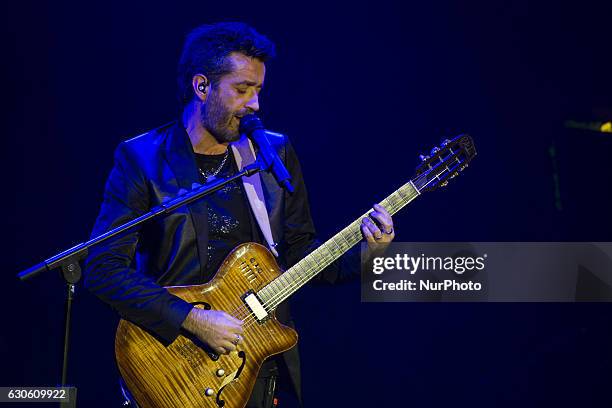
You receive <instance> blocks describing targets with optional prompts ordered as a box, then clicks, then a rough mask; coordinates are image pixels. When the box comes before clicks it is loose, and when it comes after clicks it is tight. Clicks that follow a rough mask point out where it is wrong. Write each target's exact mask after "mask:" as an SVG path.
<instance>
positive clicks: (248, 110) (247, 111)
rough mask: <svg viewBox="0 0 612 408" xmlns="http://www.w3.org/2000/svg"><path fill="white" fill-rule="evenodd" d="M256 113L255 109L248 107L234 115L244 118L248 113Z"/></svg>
mask: <svg viewBox="0 0 612 408" xmlns="http://www.w3.org/2000/svg"><path fill="white" fill-rule="evenodd" d="M254 113H255V111H254V110H253V109H248V108H247V109H244V110H241V111H240V112H238V113H237V114H235V115H234V116H236V117H237V118H240V119H242V118H243V117H245V116H246V115H253V114H254Z"/></svg>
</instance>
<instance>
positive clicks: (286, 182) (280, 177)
mask: <svg viewBox="0 0 612 408" xmlns="http://www.w3.org/2000/svg"><path fill="white" fill-rule="evenodd" d="M239 131H240V133H241V134H245V135H247V137H249V138H250V139H251V140H252V141H253V142H254V143H255V144H256V145H257V147H258V148H259V154H258V159H259V160H260V161H261V163H262V164H263V166H264V169H265V170H267V171H269V172H271V173H272V175H273V176H274V178H275V179H276V182H277V183H278V184H279V185H280V186H281V187H282V188H284V189H285V190H287V191H288V192H290V193H293V191H294V190H293V186H292V185H291V176H290V175H289V172H288V171H287V168H286V167H285V165H284V164H283V162H282V161H281V159H280V157H278V154H277V153H276V149H274V147H273V146H272V144H271V143H270V140H269V139H268V136H267V135H266V130H265V129H264V127H263V123H261V120H260V119H259V118H258V117H257V116H255V115H253V114H251V115H245V116H243V117H242V119H240V127H239Z"/></svg>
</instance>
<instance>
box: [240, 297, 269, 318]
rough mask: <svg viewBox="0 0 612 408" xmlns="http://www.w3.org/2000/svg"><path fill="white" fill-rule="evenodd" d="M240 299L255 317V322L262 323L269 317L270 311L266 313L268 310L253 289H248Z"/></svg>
mask: <svg viewBox="0 0 612 408" xmlns="http://www.w3.org/2000/svg"><path fill="white" fill-rule="evenodd" d="M242 301H243V302H244V304H245V305H246V307H248V308H249V310H250V311H251V313H253V315H254V316H255V319H257V323H259V324H261V323H264V322H265V321H266V320H268V319H269V318H270V313H268V311H267V310H266V308H265V307H264V305H263V302H262V301H261V299H260V298H259V296H257V294H256V293H255V292H254V291H252V290H249V291H248V292H246V293H245V294H244V295H243V296H242Z"/></svg>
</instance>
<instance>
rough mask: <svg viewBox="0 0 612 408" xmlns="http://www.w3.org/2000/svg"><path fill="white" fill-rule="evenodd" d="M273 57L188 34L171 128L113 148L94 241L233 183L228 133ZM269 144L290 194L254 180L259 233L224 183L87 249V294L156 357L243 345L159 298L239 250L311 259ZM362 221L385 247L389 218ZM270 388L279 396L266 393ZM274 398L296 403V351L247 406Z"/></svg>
mask: <svg viewBox="0 0 612 408" xmlns="http://www.w3.org/2000/svg"><path fill="white" fill-rule="evenodd" d="M273 56H274V46H273V44H272V43H271V42H270V41H269V40H268V39H267V38H266V37H264V36H262V35H260V34H259V33H257V32H256V31H255V30H254V29H252V28H251V27H249V26H247V25H246V24H242V23H219V24H211V25H203V26H201V27H198V28H196V29H195V30H194V31H193V32H192V33H191V34H190V35H189V36H188V37H187V40H186V42H185V45H184V48H183V52H182V56H181V59H180V62H179V67H178V88H179V97H180V102H181V104H182V115H181V118H180V119H179V120H177V121H175V122H172V123H170V124H167V125H164V126H162V127H159V128H157V129H155V130H152V131H150V132H147V133H145V134H143V135H140V136H137V137H135V138H133V139H130V140H127V141H125V142H123V143H121V144H120V145H119V147H118V148H117V150H116V152H115V165H114V168H113V169H112V171H111V174H110V176H109V178H108V181H107V183H106V189H105V193H104V201H103V204H102V208H101V210H100V214H99V216H98V218H97V221H96V224H95V227H94V230H93V233H92V234H93V235H98V234H101V233H104V232H105V231H108V230H109V229H112V228H114V227H116V226H118V225H120V224H123V223H125V222H127V221H129V220H131V219H134V218H135V217H138V216H140V215H142V214H143V213H145V212H147V211H149V210H150V209H151V208H152V207H155V206H157V205H159V204H161V203H162V202H163V201H165V200H167V199H169V198H173V197H175V196H177V195H178V194H179V191H180V190H181V189H186V190H189V189H191V187H192V185H193V184H194V183H200V184H201V183H204V182H206V181H207V180H211V178H213V177H214V178H220V177H227V176H230V175H232V174H235V173H236V172H237V171H238V169H239V166H238V164H237V160H239V159H240V158H239V157H236V156H237V155H239V154H240V153H239V150H237V149H234V148H231V147H232V146H231V145H233V144H239V143H240V141H241V140H242V141H244V139H245V138H243V137H241V135H240V132H239V130H238V129H239V125H240V119H241V118H242V117H244V116H245V115H247V114H252V113H255V112H257V111H258V110H259V108H260V106H259V93H260V91H261V89H262V87H263V86H264V78H265V71H266V67H265V63H266V62H267V61H268V60H269V59H270V58H272V57H273ZM276 138H277V140H274V141H273V144H274V146H275V147H276V149H277V151H278V154H279V157H280V158H281V159H282V160H283V162H284V163H285V165H286V167H287V169H288V171H289V173H290V174H291V177H292V184H293V186H294V189H295V191H294V192H293V193H291V194H290V193H288V192H285V191H284V190H282V189H281V188H280V187H279V186H278V184H277V183H276V181H275V180H274V178H273V177H272V176H271V175H269V174H267V173H262V174H259V175H256V177H260V182H261V186H262V189H263V191H264V197H265V207H266V210H267V217H268V218H267V219H266V220H265V222H264V224H265V225H268V227H267V228H263V227H262V224H261V223H260V222H259V220H255V218H256V214H255V211H254V210H253V209H252V208H251V204H250V201H249V200H247V198H246V193H245V190H244V188H243V185H242V183H241V182H233V183H230V184H228V185H227V186H226V187H224V188H223V189H221V190H219V191H217V192H216V193H214V194H213V195H211V196H208V197H206V198H204V199H201V200H199V201H197V202H195V203H193V204H190V205H188V206H186V207H182V208H180V209H178V210H177V211H175V212H174V213H172V214H170V215H168V216H167V217H165V218H163V219H159V220H157V221H154V222H152V223H150V224H147V225H146V226H145V227H142V228H140V229H138V230H134V231H131V232H129V233H126V234H123V235H121V236H120V237H118V238H116V239H113V240H111V241H108V242H107V243H105V244H103V245H100V246H98V247H96V248H93V249H92V250H91V251H90V255H89V258H88V260H87V268H86V273H85V278H86V279H85V285H86V287H88V289H89V290H90V291H92V292H93V293H94V294H95V295H96V296H98V297H99V298H101V299H102V300H103V301H105V302H106V303H108V304H110V305H111V306H112V307H113V308H114V309H115V310H117V311H118V312H119V314H120V315H121V317H122V318H124V319H126V320H129V321H131V322H133V323H135V324H137V325H138V326H140V327H142V328H144V329H145V330H147V331H148V332H149V333H151V334H152V335H154V336H155V337H156V338H157V339H158V340H159V341H160V342H162V343H163V344H165V345H168V344H170V343H172V342H173V341H174V339H176V337H177V336H178V335H179V334H180V333H181V331H183V330H184V331H187V332H189V333H191V335H194V336H196V337H197V338H199V340H201V341H202V342H204V343H205V344H207V345H208V346H209V347H210V348H212V349H213V350H214V351H216V352H217V353H219V354H226V353H230V352H231V351H233V350H235V349H236V345H237V344H238V343H239V342H240V341H241V339H242V335H243V331H242V323H243V322H242V321H241V320H238V319H236V318H234V317H232V316H231V315H229V314H228V313H225V312H223V311H215V310H204V309H200V308H194V307H193V305H191V304H190V303H188V302H186V301H184V300H182V299H180V298H178V297H176V296H174V295H171V294H170V293H168V291H167V290H166V289H165V288H164V286H170V285H195V284H201V283H205V282H207V281H209V280H211V279H212V278H213V276H214V274H215V272H216V271H217V269H218V268H219V266H220V264H221V263H222V261H223V260H224V258H225V257H226V256H227V255H228V253H229V252H230V251H231V250H232V249H233V248H235V247H236V246H237V245H239V244H241V243H245V242H259V243H262V244H264V245H268V246H270V245H273V246H274V248H273V249H274V251H275V252H276V254H277V255H278V261H279V264H280V265H281V266H282V267H284V268H288V267H291V266H292V265H293V264H295V263H296V262H297V261H299V260H300V259H301V258H303V257H304V256H305V255H307V254H308V253H309V252H310V251H312V250H313V249H314V248H316V246H317V245H318V244H317V241H316V240H315V229H314V226H313V222H312V219H311V216H310V210H309V206H308V198H307V195H306V188H305V186H304V181H303V178H302V172H301V170H300V166H299V163H298V160H297V157H296V154H295V152H294V150H293V148H292V146H291V144H290V143H289V141H288V140H287V138H286V137H284V136H282V135H278V136H276ZM371 216H372V217H373V218H374V219H375V220H377V221H378V225H376V224H375V223H374V222H372V221H371V220H370V219H368V218H366V219H364V221H363V223H362V225H361V230H362V233H363V234H364V237H365V239H366V240H367V241H368V242H369V243H370V244H371V245H372V247H373V246H376V245H378V246H384V245H385V244H387V243H388V242H390V241H391V240H392V239H393V237H394V231H393V221H392V219H391V216H390V215H389V214H388V212H387V211H386V210H385V209H384V208H383V207H380V206H375V208H374V211H373V212H372V214H371ZM256 221H257V222H256ZM276 243H278V245H276ZM349 258H350V257H346V256H345V257H343V258H342V259H341V261H339V262H335V263H334V264H332V265H331V266H329V267H328V268H327V269H326V270H325V271H324V272H323V273H322V274H321V275H320V276H321V278H320V279H321V280H327V281H331V282H335V281H340V280H342V279H344V278H345V277H347V276H349V275H355V271H356V270H358V260H355V259H353V260H350V259H349ZM355 264H357V267H355ZM276 314H277V317H278V319H279V320H280V321H281V322H284V323H285V324H288V325H292V322H291V318H290V315H289V309H288V303H287V302H285V303H283V304H282V305H280V306H279V308H278V309H277V311H276ZM279 373H280V374H279ZM283 373H284V374H285V375H282V374H283ZM277 378H280V381H279V384H280V389H276V390H275V387H274V385H275V384H276V380H277ZM283 390H284V391H286V395H287V396H288V397H287V398H288V399H287V400H285V401H283V403H282V405H283V406H292V404H293V403H292V402H290V400H291V399H294V400H295V402H294V404H296V405H297V404H298V403H299V402H298V401H300V398H301V397H300V376H299V357H298V353H297V349H296V348H293V349H291V350H289V351H287V352H285V353H283V354H282V356H281V357H277V358H273V359H270V360H269V361H267V362H266V363H265V364H264V366H263V367H262V369H261V371H260V376H259V378H258V380H257V382H256V385H255V389H254V391H253V394H252V395H251V399H250V401H249V405H248V406H249V407H268V406H271V404H272V403H273V397H274V396H276V395H277V394H278V392H283ZM126 393H127V390H126Z"/></svg>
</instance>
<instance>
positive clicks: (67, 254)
mask: <svg viewBox="0 0 612 408" xmlns="http://www.w3.org/2000/svg"><path fill="white" fill-rule="evenodd" d="M269 168H270V165H269V164H268V163H265V162H264V161H262V160H260V159H259V158H258V159H257V160H256V161H255V162H253V163H252V164H250V165H249V166H246V167H244V168H243V169H242V170H241V171H239V172H238V173H236V174H234V175H233V176H230V177H227V178H220V179H215V180H213V181H210V182H208V183H205V184H203V185H201V186H199V187H197V188H194V189H192V190H191V191H188V192H186V193H184V194H179V196H178V197H176V198H174V199H172V200H169V201H166V202H164V203H162V204H161V205H159V206H157V207H154V208H152V209H151V210H150V211H149V212H147V213H145V214H143V215H141V216H140V217H137V218H135V219H133V220H131V221H128V222H126V223H125V224H123V225H120V226H118V227H117V228H114V229H112V230H110V231H108V232H105V233H104V234H101V235H99V236H97V237H95V238H92V239H90V240H89V241H86V242H83V243H80V244H78V245H75V246H73V247H72V248H70V249H67V250H65V251H63V252H60V253H59V254H57V255H55V256H52V257H51V258H49V259H47V260H45V261H43V262H41V263H39V264H38V265H35V266H33V267H31V268H29V269H26V270H24V271H22V272H20V273H19V274H18V275H17V277H18V278H19V279H21V280H22V281H26V280H29V279H31V278H33V277H35V276H37V275H39V274H41V273H43V272H45V271H51V270H52V269H56V268H60V269H61V271H62V277H63V278H64V281H65V282H66V289H67V291H66V309H65V321H64V326H65V327H64V353H63V363H62V383H61V387H66V388H68V392H69V395H70V396H69V402H68V403H67V405H64V403H62V406H66V407H75V406H76V387H68V385H67V372H68V351H69V345H70V317H71V313H72V301H73V300H74V295H75V288H76V284H77V283H79V281H80V279H81V275H82V273H81V266H80V262H81V261H82V260H84V259H85V258H86V257H87V254H88V252H89V248H91V247H93V246H94V245H97V244H100V243H102V242H105V241H107V240H109V239H111V238H113V237H116V236H117V235H119V234H122V233H124V232H126V231H128V230H130V229H132V228H135V227H139V226H141V225H143V224H145V223H147V222H149V221H151V220H154V219H157V218H161V217H164V216H166V215H168V214H170V213H171V212H173V211H175V210H176V209H177V208H179V207H182V206H184V205H188V204H191V203H193V202H194V201H197V200H199V199H200V198H202V197H205V196H207V195H209V194H212V193H214V192H215V191H217V190H219V189H221V188H223V186H225V185H226V184H228V183H231V182H232V181H235V180H237V179H239V178H242V177H249V176H252V175H253V174H256V173H259V172H260V171H263V170H269Z"/></svg>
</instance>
